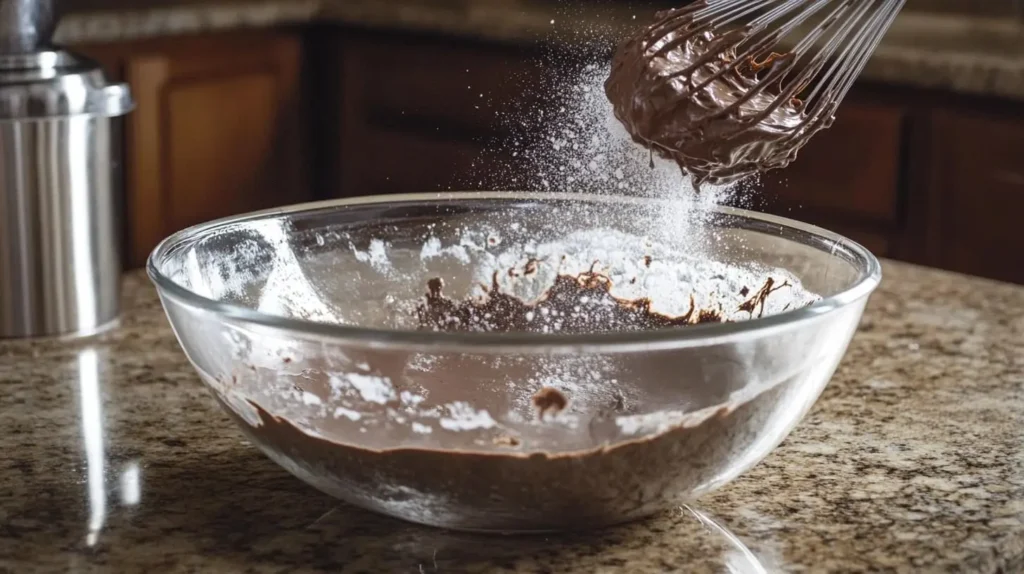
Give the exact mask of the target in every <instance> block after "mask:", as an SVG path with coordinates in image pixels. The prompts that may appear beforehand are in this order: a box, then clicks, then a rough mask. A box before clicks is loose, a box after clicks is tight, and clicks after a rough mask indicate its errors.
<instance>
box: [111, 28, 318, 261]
mask: <svg viewBox="0 0 1024 574" xmlns="http://www.w3.org/2000/svg"><path fill="white" fill-rule="evenodd" d="M126 61H127V64H126V66H125V71H126V78H127V80H128V82H129V83H130V84H131V86H132V89H133V90H134V94H135V97H136V100H137V103H138V107H137V109H136V111H135V113H134V114H133V115H132V116H130V117H129V118H128V124H127V126H128V129H127V138H128V147H127V156H126V160H127V186H126V187H127V195H128V214H129V217H128V219H129V236H130V242H131V247H130V255H131V257H130V263H131V264H133V265H141V264H142V263H143V262H144V261H145V258H146V256H147V255H148V253H149V251H150V250H151V249H152V248H153V247H154V246H155V245H156V243H157V242H159V241H160V239H162V238H163V237H164V236H166V235H168V234H170V233H173V232H174V231H177V230H180V229H182V228H184V227H187V226H189V225H192V224H195V223H199V222H202V221H207V220H210V219H215V218H219V217H225V216H229V215H234V214H237V213H241V212H246V211H252V210H257V209H263V208H267V207H273V206H277V205H283V204H288V203H295V202H300V201H305V200H307V199H309V198H310V197H311V192H310V190H309V187H308V183H307V178H306V171H307V170H306V158H305V157H304V155H305V154H304V153H303V151H304V145H303V138H304V130H303V126H302V120H303V118H302V115H301V113H300V111H299V110H300V106H299V102H300V98H301V90H300V81H299V72H300V67H301V43H300V41H299V39H298V38H296V37H293V36H291V35H288V34H276V33H274V34H254V35H239V36H219V37H204V38H194V39H176V40H174V41H167V42H166V43H153V44H143V45H140V46H136V47H135V49H133V50H131V51H130V55H129V56H128V57H127V60H126Z"/></svg>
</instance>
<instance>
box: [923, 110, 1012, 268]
mask: <svg viewBox="0 0 1024 574" xmlns="http://www.w3.org/2000/svg"><path fill="white" fill-rule="evenodd" d="M930 163H931V166H932V167H931V193H932V195H933V197H934V198H935V200H936V203H937V205H938V209H936V210H934V212H933V218H934V219H933V221H932V222H931V224H932V225H933V226H934V227H935V229H936V233H935V234H934V237H935V239H936V242H937V244H938V259H939V260H938V264H939V265H940V266H941V267H944V268H947V269H952V270H954V271H960V272H963V273H970V274H974V275H981V276H985V277H991V278H994V279H1001V280H1004V281H1013V282H1016V283H1022V284H1024V240H1022V239H1021V227H1022V223H1021V213H1024V118H1020V117H1017V118H1014V117H996V116H988V115H985V114H976V113H968V112H953V111H937V112H936V113H935V114H934V118H933V122H932V157H931V162H930Z"/></svg>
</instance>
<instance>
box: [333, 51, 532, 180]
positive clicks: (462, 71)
mask: <svg viewBox="0 0 1024 574" xmlns="http://www.w3.org/2000/svg"><path fill="white" fill-rule="evenodd" d="M332 52H333V53H336V54H340V58H339V64H338V72H337V75H338V76H339V77H340V78H341V85H340V86H339V87H337V88H336V91H337V92H338V93H339V97H338V101H340V102H341V103H340V108H341V112H340V114H341V117H340V118H339V122H338V126H339V130H338V133H339V136H338V138H337V139H338V144H339V149H337V150H335V155H336V158H337V159H336V160H335V161H334V162H333V163H334V166H333V167H332V169H333V170H334V173H330V174H328V176H327V178H326V179H327V180H328V182H329V183H328V185H329V187H330V192H329V193H330V194H331V195H338V196H346V197H351V196H357V195H371V194H382V193H420V192H431V191H444V190H450V189H455V190H466V189H477V182H478V179H477V177H478V176H480V175H482V174H485V173H487V171H488V169H489V167H490V166H491V165H494V164H492V163H491V162H496V160H497V157H500V158H501V160H503V161H507V160H508V158H507V157H505V156H504V155H502V156H497V157H493V158H492V157H491V155H490V154H487V153H485V151H486V148H487V146H486V145H485V143H484V142H486V141H488V140H492V139H494V138H501V137H508V134H505V133H504V129H505V126H503V125H502V123H501V121H499V114H500V113H501V112H503V111H509V110H510V109H511V108H513V107H520V108H523V109H533V107H534V106H535V105H536V104H538V103H539V102H540V101H542V98H543V92H542V91H541V90H539V89H538V86H539V84H540V74H541V66H540V62H539V60H537V59H536V58H534V57H533V55H532V53H531V52H529V51H528V50H525V49H522V48H508V47H503V46H495V45H483V44H476V43H472V42H465V43H457V44H453V43H451V42H450V41H439V40H437V39H430V38H416V37H413V38H396V37H393V36H387V35H368V36H362V35H354V36H352V37H348V38H345V39H344V40H343V41H341V42H337V43H336V44H335V45H334V46H333V49H332ZM496 163H497V162H496ZM502 165H504V164H502Z"/></svg>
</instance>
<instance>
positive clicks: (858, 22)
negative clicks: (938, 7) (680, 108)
mask: <svg viewBox="0 0 1024 574" xmlns="http://www.w3.org/2000/svg"><path fill="white" fill-rule="evenodd" d="M904 2H905V0H698V1H697V2H695V3H693V4H691V5H689V6H687V7H685V8H680V9H676V10H673V11H671V12H669V13H667V14H666V15H665V16H664V17H663V18H662V19H661V20H660V21H659V22H658V23H656V24H655V26H654V27H653V28H651V30H650V34H649V35H648V37H647V41H648V45H649V46H659V44H660V43H663V45H660V46H659V48H658V51H657V53H656V55H663V54H665V53H667V52H669V51H671V50H673V49H674V48H676V47H678V46H680V45H683V44H684V43H686V42H687V41H690V40H693V39H694V38H695V37H696V36H697V35H700V34H708V33H710V34H712V35H713V37H714V40H713V41H712V42H710V43H709V44H708V45H707V48H706V53H705V54H703V55H702V57H700V58H699V59H697V60H695V61H694V62H692V65H690V66H689V67H687V68H685V69H683V70H679V71H677V72H675V73H673V74H671V75H668V76H665V77H664V78H663V80H664V81H665V82H669V81H671V80H673V79H674V78H677V77H691V76H692V74H693V73H694V72H695V71H696V70H697V69H698V68H699V67H701V66H704V65H706V64H707V63H708V62H710V61H712V60H714V61H716V62H721V61H722V58H723V55H725V57H726V58H727V59H728V60H729V61H730V63H729V64H728V65H726V66H722V67H720V68H718V69H716V72H715V73H714V74H713V75H711V76H710V77H708V78H706V79H705V80H704V81H703V82H702V83H700V84H698V85H696V86H694V87H693V89H692V92H698V91H700V90H701V89H703V88H704V87H706V86H707V85H709V84H710V83H711V82H713V81H715V80H717V79H719V78H722V77H723V76H725V75H727V74H736V73H737V72H745V73H744V75H748V76H749V75H750V73H751V72H757V82H756V85H755V86H754V87H753V88H751V89H749V90H746V93H744V94H742V95H741V96H740V97H738V99H736V100H735V101H734V102H732V103H731V105H729V106H728V107H725V108H722V109H718V110H709V112H708V114H709V115H708V116H707V117H706V118H705V119H708V120H713V119H715V118H717V117H721V116H724V115H726V114H739V115H740V118H741V119H742V120H743V122H744V123H745V124H746V123H749V124H750V125H753V124H756V123H758V122H760V121H761V120H763V119H765V118H766V117H768V116H769V115H770V114H772V113H773V112H774V111H776V110H777V109H778V108H779V107H780V106H782V105H783V104H785V103H790V104H794V105H797V106H799V107H800V109H801V110H802V111H803V116H804V117H803V120H802V122H801V124H800V125H798V126H795V127H796V130H795V133H794V137H796V136H797V135H798V134H799V133H800V132H804V131H806V130H807V129H810V130H812V131H814V130H816V129H818V128H820V127H824V125H827V124H828V123H829V122H831V119H832V117H833V115H834V113H835V111H836V109H837V108H838V107H839V104H840V103H841V102H842V100H843V98H844V97H845V96H846V93H847V92H848V91H849V90H850V87H851V86H852V85H853V82H854V80H856V79H857V76H859V75H860V72H861V71H862V70H863V69H864V66H865V64H867V61H868V58H869V57H870V56H871V54H872V52H874V50H875V48H876V47H877V46H878V43H879V41H880V40H881V39H882V36H883V35H884V34H885V32H886V31H887V30H888V28H889V26H890V25H891V24H892V22H893V20H894V19H895V18H896V15H897V13H899V11H900V9H901V8H902V7H903V4H904ZM764 93H769V94H770V95H771V96H772V97H773V99H772V100H771V102H770V103H769V104H768V105H767V106H766V107H765V106H763V105H757V106H756V108H755V109H753V110H750V109H748V110H743V109H741V108H742V106H743V105H744V104H747V102H749V101H750V100H751V99H752V98H754V97H755V96H758V95H759V94H764ZM798 97H799V98H801V100H802V101H799V100H797V99H796V98H798ZM745 111H746V112H747V113H744V112H745Z"/></svg>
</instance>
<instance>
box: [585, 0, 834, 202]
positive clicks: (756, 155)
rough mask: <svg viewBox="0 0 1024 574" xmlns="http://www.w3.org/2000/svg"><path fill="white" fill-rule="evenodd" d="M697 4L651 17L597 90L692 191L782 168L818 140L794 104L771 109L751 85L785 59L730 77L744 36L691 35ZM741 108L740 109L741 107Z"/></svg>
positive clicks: (787, 57)
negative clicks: (689, 180)
mask: <svg viewBox="0 0 1024 574" xmlns="http://www.w3.org/2000/svg"><path fill="white" fill-rule="evenodd" d="M706 7H707V2H706V0H699V1H697V2H694V3H693V4H691V5H689V6H687V7H685V8H679V9H675V10H669V11H664V12H660V13H658V15H657V17H656V21H655V22H654V23H653V24H651V25H650V26H648V27H646V28H644V29H643V30H641V31H639V32H638V33H637V34H636V35H634V36H632V37H631V38H629V39H627V40H626V41H624V42H623V43H622V44H621V45H620V46H619V48H618V50H617V52H616V54H615V57H614V59H613V62H612V71H611V74H610V76H609V77H608V80H607V82H606V83H605V93H606V95H607V97H608V99H609V101H611V103H612V105H613V108H614V111H615V117H616V118H617V119H618V120H619V121H620V122H621V123H622V125H623V126H624V127H625V128H626V131H627V132H629V134H630V135H631V136H632V138H633V140H634V141H636V142H637V143H640V144H641V145H643V146H645V147H647V148H648V149H650V150H651V152H652V153H657V154H658V155H659V156H662V157H664V158H666V159H670V160H673V161H675V162H676V163H677V164H678V165H679V167H680V168H681V169H682V170H683V171H685V172H688V173H689V174H691V175H692V176H693V178H694V183H695V185H696V186H697V187H698V189H699V187H700V185H702V184H704V183H710V184H715V185H723V184H728V183H732V182H735V181H738V180H740V179H742V178H744V177H746V176H749V175H753V174H756V173H760V172H764V171H766V170H770V169H776V168H782V167H785V166H787V165H789V163H790V162H792V161H793V160H794V159H796V155H797V152H798V151H799V149H800V148H801V147H803V145H804V144H805V143H806V142H807V141H808V140H809V139H810V138H811V136H813V135H814V133H816V132H817V131H820V130H821V129H824V128H827V127H828V126H829V125H831V118H828V119H827V121H811V122H809V121H808V118H807V116H806V114H805V113H804V112H805V110H804V105H803V103H802V102H800V101H799V100H797V99H792V100H789V101H786V102H781V104H780V105H778V106H777V107H776V106H775V103H776V100H777V99H778V98H777V95H776V94H773V93H769V91H768V90H770V89H771V88H769V89H766V88H765V87H763V86H762V85H761V84H760V83H759V78H760V79H763V78H764V76H765V74H767V73H770V70H771V69H772V67H773V66H776V65H789V64H791V63H792V59H793V57H794V56H793V55H792V54H775V53H771V54H770V55H766V56H764V57H763V58H762V59H761V60H760V61H757V60H755V59H749V60H747V61H743V62H740V63H739V64H738V65H737V66H735V67H734V68H733V69H731V70H727V71H723V70H726V68H727V67H728V66H729V65H730V64H732V63H734V62H735V61H736V60H737V57H738V56H737V50H736V47H735V46H736V45H737V44H738V43H739V42H740V41H742V40H743V39H744V38H745V36H746V34H747V31H746V30H744V29H742V28H741V29H735V30H729V31H724V32H719V31H715V30H699V31H698V30H697V28H698V27H699V26H700V25H701V24H702V22H696V21H695V20H694V13H695V12H696V11H697V10H700V9H702V8H706ZM744 98H747V99H746V100H745V101H743V102H742V103H741V100H743V99H744Z"/></svg>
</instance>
